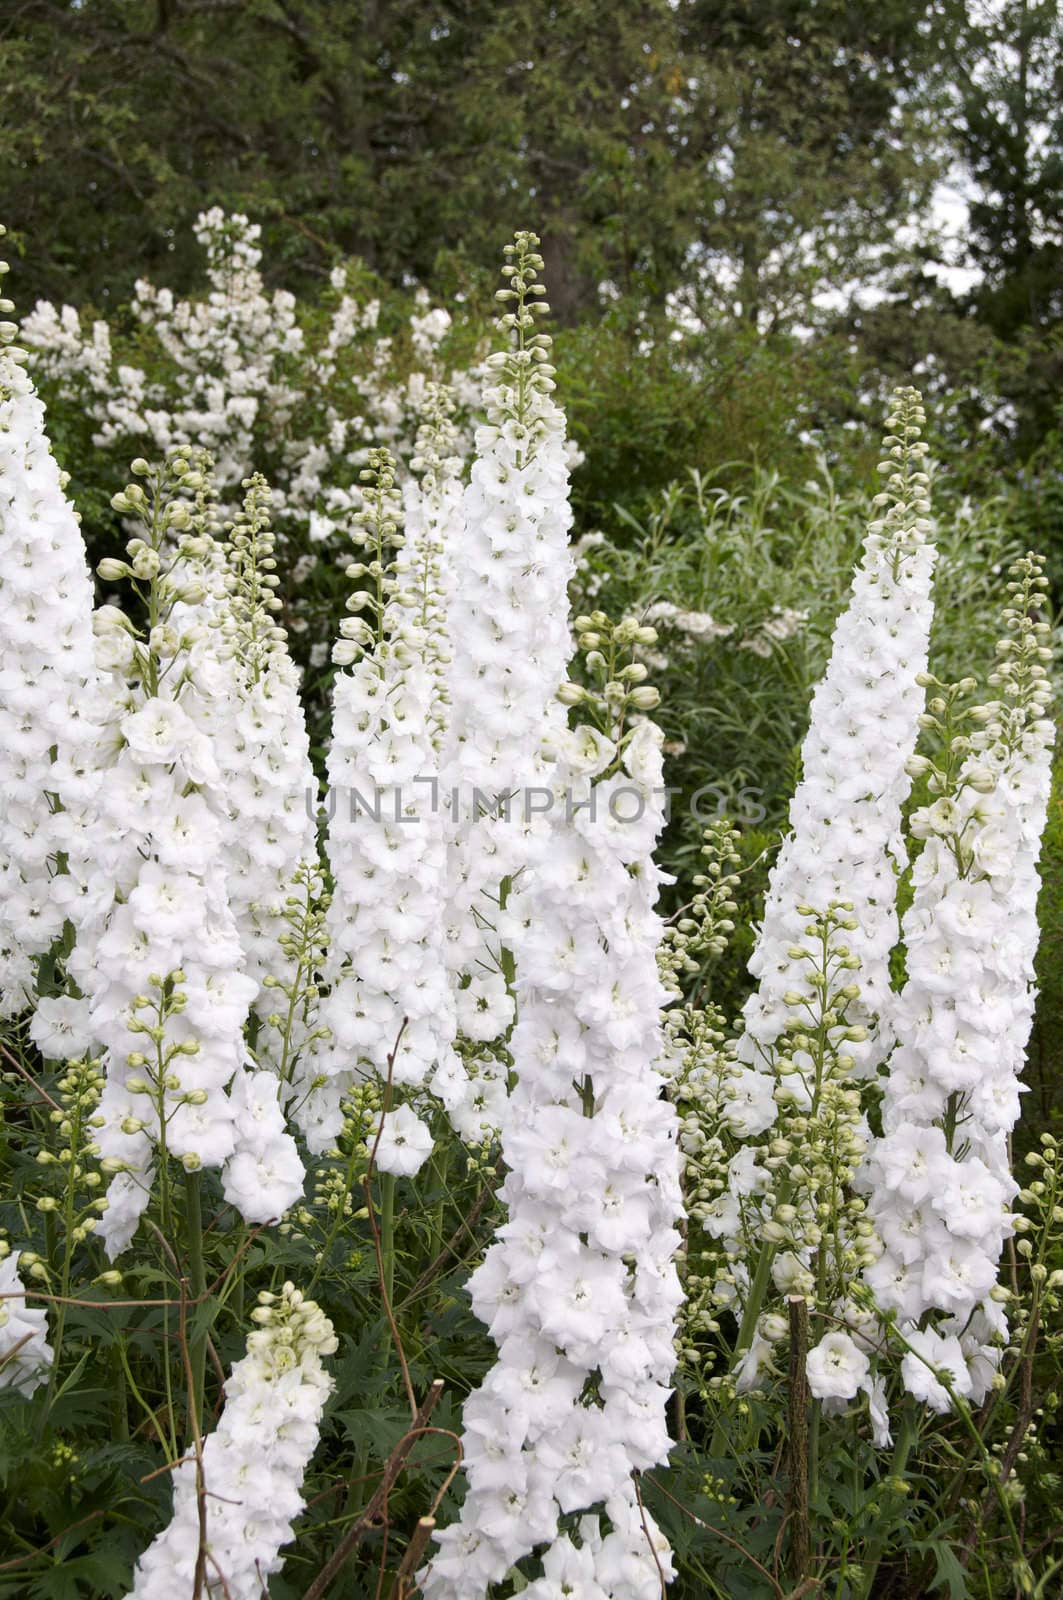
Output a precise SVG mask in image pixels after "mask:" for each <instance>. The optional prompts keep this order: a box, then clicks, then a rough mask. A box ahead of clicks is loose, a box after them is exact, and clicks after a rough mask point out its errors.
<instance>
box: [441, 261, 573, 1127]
mask: <svg viewBox="0 0 1063 1600" xmlns="http://www.w3.org/2000/svg"><path fill="white" fill-rule="evenodd" d="M538 244H539V241H538V239H537V237H536V236H535V234H532V233H518V234H517V235H516V237H515V242H514V243H513V244H512V245H507V246H506V251H505V254H506V258H507V259H506V264H505V266H504V267H503V269H502V271H503V275H504V277H505V278H506V280H507V286H506V287H505V288H504V289H500V290H499V291H498V298H499V300H500V301H501V303H502V305H503V306H504V307H505V310H504V311H503V314H502V315H501V316H500V317H499V319H498V323H497V326H498V329H499V331H500V332H501V333H502V334H503V335H504V336H505V338H506V340H507V343H508V345H509V348H508V349H506V350H503V351H497V352H495V353H494V354H493V355H491V356H489V357H488V358H487V366H488V369H489V373H490V382H489V385H488V387H487V388H486V389H485V392H484V401H485V405H486V409H487V422H486V423H485V424H484V425H483V426H481V427H480V428H478V429H477V431H476V459H475V461H474V462H473V466H472V472H471V480H470V483H469V485H468V487H467V489H466V490H465V495H464V502H463V507H462V522H461V525H460V527H457V528H456V529H455V537H454V539H453V543H452V547H451V549H450V550H449V551H448V553H447V554H448V560H447V583H448V624H449V631H450V639H451V652H452V657H453V659H452V663H451V668H450V674H449V697H450V725H449V734H448V742H447V761H446V766H445V783H446V792H447V794H448V796H449V797H451V801H452V804H451V823H452V829H451V848H450V862H449V869H448V894H449V905H448V910H447V952H448V962H449V965H450V970H451V973H452V976H453V981H454V984H455V990H456V1003H457V1011H458V1023H459V1027H460V1030H461V1034H462V1037H463V1041H464V1046H463V1064H462V1065H460V1066H459V1064H458V1063H456V1062H455V1063H453V1064H452V1068H451V1070H450V1071H449V1072H448V1073H446V1074H440V1075H438V1076H437V1080H436V1088H437V1092H438V1093H439V1094H440V1096H441V1098H442V1099H443V1102H444V1104H445V1105H446V1108H447V1111H448V1112H449V1114H450V1117H451V1119H452V1121H453V1123H454V1126H455V1127H456V1128H457V1130H458V1131H459V1133H460V1134H461V1135H462V1137H463V1138H465V1139H466V1140H467V1141H469V1142H470V1143H479V1142H480V1141H481V1140H483V1139H484V1138H485V1137H486V1136H490V1134H491V1132H492V1130H493V1129H496V1128H497V1126H498V1124H499V1121H500V1119H501V1115H502V1110H503V1107H504V1104H505V1098H506V1079H507V1073H508V1066H509V1063H508V1052H507V1049H506V1036H507V1034H508V1031H509V1029H510V1027H511V1026H512V1022H513V1015H514V1012H513V992H512V975H513V966H512V948H511V946H512V938H513V928H514V926H515V924H516V922H517V921H518V920H519V916H520V913H519V910H518V909H517V903H516V902H517V899H519V895H520V892H521V880H520V876H519V875H520V873H521V870H522V868H523V867H524V865H525V863H526V861H527V860H528V858H529V854H530V852H531V850H532V849H533V848H534V846H533V843H532V841H533V838H534V835H535V833H536V831H537V825H536V815H535V811H534V809H533V796H534V792H535V790H536V789H537V788H539V789H541V787H542V785H543V783H544V779H545V781H546V782H547V783H548V782H549V777H548V776H547V772H546V766H545V762H544V757H543V745H544V741H545V740H546V739H548V737H549V736H550V735H551V733H553V732H555V731H556V730H557V729H559V727H560V726H561V724H562V721H563V716H562V713H561V708H560V706H559V705H558V702H557V699H556V695H557V691H558V690H559V688H560V687H561V685H562V683H563V682H564V679H565V672H566V663H567V661H568V656H569V652H570V649H571V637H570V632H569V625H568V615H569V610H568V581H569V578H570V576H571V573H572V558H571V556H570V554H569V550H568V530H569V528H570V527H571V524H572V510H571V507H570V505H569V500H568V469H567V465H566V459H565V418H564V413H563V412H562V411H561V409H560V408H559V407H558V406H557V405H556V404H555V402H554V400H553V399H552V390H553V387H554V382H553V371H554V369H553V367H552V366H551V364H550V339H549V337H548V336H547V335H546V334H543V333H536V331H535V328H536V317H537V316H538V315H541V314H543V313H545V312H546V311H547V310H548V309H549V308H548V307H547V306H546V304H545V302H544V301H542V300H541V299H539V298H538V297H539V296H541V295H542V294H544V293H545V289H544V287H543V285H542V284H541V283H540V282H539V281H538V278H539V274H540V273H541V271H542V265H543V262H542V257H541V256H540V255H539V253H538V248H537V247H538Z"/></svg>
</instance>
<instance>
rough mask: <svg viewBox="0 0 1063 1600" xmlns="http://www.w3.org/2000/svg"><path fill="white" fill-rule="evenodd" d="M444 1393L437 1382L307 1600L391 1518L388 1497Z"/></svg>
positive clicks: (321, 1590) (324, 1587)
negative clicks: (379, 1524) (374, 1529)
mask: <svg viewBox="0 0 1063 1600" xmlns="http://www.w3.org/2000/svg"><path fill="white" fill-rule="evenodd" d="M442 1393H443V1379H442V1378H436V1379H435V1381H434V1382H433V1384H432V1387H431V1388H430V1389H429V1391H428V1393H427V1394H426V1395H425V1398H424V1400H423V1401H422V1402H421V1408H420V1410H419V1411H418V1413H417V1415H416V1416H415V1417H414V1419H413V1422H412V1423H411V1425H410V1427H409V1430H408V1431H407V1432H406V1433H405V1434H403V1436H402V1438H401V1439H400V1440H399V1442H398V1444H397V1445H396V1446H395V1448H394V1450H393V1451H392V1452H391V1454H390V1455H389V1456H388V1458H387V1460H386V1461H385V1463H384V1472H383V1475H382V1477H381V1479H380V1482H379V1484H378V1485H377V1487H376V1491H375V1493H374V1495H373V1498H372V1499H371V1500H370V1502H369V1504H368V1505H367V1506H366V1508H365V1510H364V1511H363V1513H362V1515H361V1516H360V1517H359V1518H358V1521H357V1522H356V1523H355V1524H354V1526H353V1528H348V1530H347V1532H346V1533H345V1534H344V1536H343V1538H342V1539H341V1540H340V1542H339V1544H338V1545H337V1546H336V1548H335V1550H334V1551H333V1552H332V1554H331V1555H330V1556H329V1558H328V1560H327V1561H326V1562H325V1565H324V1566H323V1567H322V1569H321V1571H320V1572H319V1573H318V1575H317V1577H316V1578H315V1579H314V1581H313V1583H312V1584H311V1585H310V1587H309V1589H307V1591H306V1593H305V1594H304V1595H303V1600H321V1597H322V1596H323V1595H324V1593H325V1591H326V1590H327V1589H328V1586H329V1584H330V1583H331V1582H332V1580H333V1578H334V1577H336V1575H337V1573H338V1572H339V1571H340V1569H341V1568H342V1566H343V1563H344V1562H345V1561H346V1559H347V1557H348V1556H349V1555H350V1553H351V1551H352V1550H353V1549H354V1548H355V1546H356V1545H357V1544H358V1543H359V1541H360V1540H361V1538H362V1536H363V1535H364V1534H366V1533H368V1532H369V1530H370V1529H371V1528H372V1527H374V1526H375V1525H376V1524H377V1523H379V1522H381V1521H382V1520H383V1519H384V1518H385V1517H386V1515H387V1506H388V1496H389V1494H390V1493H391V1490H392V1486H393V1485H394V1482H395V1479H396V1478H397V1477H398V1475H399V1473H400V1472H401V1471H402V1469H403V1467H404V1466H405V1465H406V1457H407V1456H408V1455H409V1453H410V1451H411V1450H412V1449H413V1447H414V1445H415V1444H416V1443H417V1440H418V1438H419V1437H420V1434H421V1431H422V1429H423V1428H424V1427H425V1425H426V1424H427V1422H428V1419H429V1417H430V1416H431V1415H432V1412H433V1411H434V1410H435V1408H436V1402H437V1400H438V1399H439V1397H440V1395H441V1394H442Z"/></svg>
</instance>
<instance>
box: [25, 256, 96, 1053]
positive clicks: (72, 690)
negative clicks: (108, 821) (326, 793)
mask: <svg viewBox="0 0 1063 1600" xmlns="http://www.w3.org/2000/svg"><path fill="white" fill-rule="evenodd" d="M2 232H3V229H0V233H2ZM6 272H7V263H6V262H0V283H2V280H3V274H4V273H6ZM13 309H14V308H13V306H12V303H11V302H10V301H9V300H0V794H2V796H3V801H2V805H0V1017H9V1016H11V1015H13V1014H14V1013H16V1012H18V1011H21V1010H22V1009H23V1008H25V1007H26V1006H28V1005H31V1004H32V1003H33V1001H34V999H35V998H36V996H35V962H36V958H37V957H38V956H40V955H42V954H43V953H44V952H45V951H47V950H48V948H49V946H50V945H51V944H52V943H53V941H54V940H55V939H56V938H57V937H58V936H59V935H60V934H61V933H62V931H63V923H64V920H65V917H66V915H67V912H66V909H65V908H66V905H67V902H68V900H69V895H68V894H67V893H66V892H64V891H65V890H66V889H70V890H71V891H72V890H73V888H74V885H73V884H72V883H71V884H69V885H65V886H63V888H61V889H59V890H57V888H56V883H55V875H56V873H57V872H58V871H59V866H60V862H61V860H62V861H66V862H69V864H70V867H71V869H72V870H75V869H78V868H79V867H82V866H83V865H84V863H85V860H86V859H87V855H88V854H89V853H91V852H90V851H89V848H88V846H87V845H86V844H85V842H84V840H85V828H86V826H87V823H88V821H89V819H90V817H91V810H92V802H93V798H94V794H95V788H96V784H97V781H98V779H97V774H96V770H95V769H96V767H97V764H98V759H99V756H98V750H97V745H98V740H99V733H100V730H99V725H98V724H99V719H100V717H101V716H102V712H101V709H100V706H99V699H98V682H97V675H96V666H95V657H94V645H93V636H92V605H93V593H92V579H91V577H90V575H89V571H88V567H87V565H86V561H85V545H84V541H83V539H82V536H81V529H80V527H79V525H78V517H77V513H76V512H75V511H74V509H73V507H72V506H71V504H70V502H69V501H68V500H67V498H66V495H65V494H64V492H63V485H64V478H63V475H62V474H61V473H60V471H59V467H58V464H57V463H56V460H55V458H54V456H53V455H52V453H51V450H50V448H49V444H48V437H47V434H46V432H45V414H44V406H43V405H42V403H41V401H40V400H39V399H38V397H37V394H36V391H35V390H34V387H33V384H32V383H31V382H30V380H29V378H28V376H27V375H26V372H25V371H24V369H23V362H24V360H25V351H23V350H21V349H20V348H19V347H18V346H17V345H15V344H14V343H12V340H13V339H14V338H15V337H16V335H17V332H18V329H17V327H16V325H15V324H14V323H13V322H9V321H7V320H6V319H7V317H8V316H9V315H10V313H11V312H12V310H13ZM79 1009H80V1010H81V1011H82V1013H83V1008H79ZM83 1022H84V1016H83V1014H82V1017H81V1023H79V1026H80V1025H82V1024H83Z"/></svg>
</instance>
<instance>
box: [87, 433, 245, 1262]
mask: <svg viewBox="0 0 1063 1600" xmlns="http://www.w3.org/2000/svg"><path fill="white" fill-rule="evenodd" d="M134 471H135V474H136V476H137V478H138V480H142V481H137V482H133V483H131V484H130V485H129V486H128V487H127V489H126V490H125V491H124V492H123V493H121V494H119V495H116V496H115V497H114V501H113V504H114V505H115V508H116V509H117V510H118V511H119V512H120V513H122V514H123V515H124V516H126V517H128V518H130V519H132V520H133V521H134V522H135V524H136V525H138V526H139V527H140V529H141V532H142V534H143V535H144V537H141V536H140V534H137V535H135V536H133V537H131V538H130V539H129V541H128V543H127V546H126V549H127V554H128V556H129V560H128V561H120V560H115V559H109V560H107V561H104V562H102V563H101V568H100V571H101V576H102V577H103V578H104V580H105V581H106V582H115V581H119V580H120V579H123V578H127V579H132V580H134V581H135V582H136V583H137V584H138V585H139V586H141V594H142V596H143V600H144V609H145V610H146V612H147V617H148V625H147V627H138V626H136V625H135V624H134V623H133V622H131V621H130V620H129V619H127V618H125V617H124V616H123V615H122V613H121V612H120V611H119V610H118V609H117V608H116V607H113V606H110V607H104V608H103V609H102V610H101V611H100V612H99V613H97V617H96V626H97V630H98V634H99V645H100V658H101V660H103V661H106V662H107V663H108V665H109V666H110V667H111V668H112V671H111V673H110V679H111V684H110V695H109V707H110V714H111V724H110V740H111V750H112V762H111V765H110V766H109V767H108V769H107V771H106V782H104V783H103V784H102V785H101V787H100V790H99V794H100V801H99V824H100V826H99V835H98V837H97V839H96V843H95V848H96V862H95V870H94V871H93V873H92V874H91V875H90V876H89V877H88V879H87V881H86V882H85V883H84V885H83V886H82V891H83V892H82V893H81V895H80V897H79V898H78V900H77V901H76V902H75V903H74V904H72V906H71V907H70V909H69V915H70V917H71V920H72V922H73V923H74V926H75V929H76V933H77V938H76V942H75V945H74V948H73V950H72V951H71V954H70V956H69V959H68V963H67V966H68V970H69V973H70V975H71V977H72V978H73V979H74V981H75V982H76V983H77V985H78V987H79V988H80V990H81V992H82V994H83V995H84V996H85V997H86V999H87V1002H88V1011H89V1032H90V1035H91V1037H92V1038H93V1039H95V1040H98V1041H99V1042H100V1044H101V1045H102V1046H103V1047H104V1048H103V1056H104V1064H105V1071H106V1084H105V1088H104V1092H103V1095H102V1097H101V1101H100V1107H99V1112H100V1115H101V1117H102V1118H103V1125H102V1126H101V1127H100V1130H99V1134H98V1141H97V1142H98V1144H99V1146H100V1150H101V1153H102V1155H103V1157H104V1161H103V1166H104V1170H107V1171H110V1172H113V1173H115V1174H116V1175H115V1177H114V1179H113V1181H112V1183H111V1185H110V1187H109V1189H108V1193H107V1199H108V1208H107V1210H106V1212H105V1214H104V1217H103V1219H102V1221H101V1223H100V1228H99V1231H100V1234H101V1235H102V1237H103V1238H104V1240H105V1243H106V1246H107V1249H108V1252H109V1253H110V1254H111V1255H112V1257H113V1256H115V1255H117V1254H118V1253H119V1252H120V1251H121V1250H123V1249H124V1248H125V1247H126V1245H127V1244H128V1243H129V1241H130V1239H131V1238H132V1235H133V1232H134V1230H135V1228H136V1225H137V1221H138V1219H139V1217H140V1215H141V1214H142V1212H143V1210H144V1208H145V1207H146V1205H147V1203H148V1198H149V1192H150V1186H151V1181H152V1169H153V1163H154V1158H155V1152H156V1150H157V1151H158V1152H159V1154H160V1156H161V1157H162V1158H163V1159H165V1158H166V1157H167V1156H170V1155H172V1156H174V1157H176V1158H177V1159H178V1160H180V1161H181V1162H182V1163H183V1165H184V1166H185V1167H186V1169H188V1170H190V1171H194V1170H196V1169H198V1168H199V1167H221V1166H224V1164H225V1163H226V1161H227V1160H228V1159H229V1157H230V1156H231V1155H232V1153H233V1150H234V1146H235V1130H234V1122H235V1112H234V1107H233V1105H232V1104H231V1102H230V1100H229V1096H228V1094H227V1089H228V1087H229V1085H230V1084H231V1083H232V1082H233V1080H234V1078H235V1077H236V1076H237V1075H238V1074H239V1073H240V1072H241V1071H242V1069H243V1064H244V1059H245V1050H246V1047H245V1043H244V1025H245V1023H246V1021H247V1017H248V1010H249V1007H250V1004H251V1002H252V1000H253V999H254V997H255V994H256V992H257V987H258V986H257V984H256V983H255V981H254V980H253V979H251V978H249V977H248V976H247V975H246V974H245V973H244V971H243V957H242V953H241V949H240V940H239V935H238V933H237V930H236V925H235V922H234V920H233V917H232V912H231V910H230V907H229V903H228V896H227V881H226V874H225V871H224V867H223V852H222V820H223V817H224V804H223V796H222V793H221V775H220V771H219V768H218V764H217V761H216V759H215V757H214V753H213V751H212V748H211V741H210V739H209V737H208V736H207V734H206V733H205V732H204V731H203V727H202V723H203V720H204V719H203V716H202V714H201V707H200V705H199V704H198V701H199V698H200V696H201V694H202V691H203V683H202V680H201V679H200V678H198V677H197V674H196V667H195V662H194V660H193V656H194V653H195V650H196V646H197V643H198V632H197V627H196V625H195V624H194V623H193V622H192V621H191V620H190V619H189V618H188V617H187V616H186V615H184V614H182V613H180V612H177V608H178V607H187V606H190V605H194V604H197V603H198V602H199V600H200V599H201V598H202V595H203V582H202V578H201V574H200V570H199V567H200V563H201V559H202V555H203V550H202V544H203V537H204V536H203V535H202V533H201V532H199V531H198V530H197V526H196V519H195V505H194V503H193V502H191V501H190V500H189V498H188V495H189V493H192V494H195V493H197V492H198V491H199V490H200V489H201V488H202V484H203V475H202V474H201V473H200V472H199V471H198V470H197V469H195V468H193V467H192V466H191V464H190V462H189V460H188V458H187V457H186V456H184V455H178V456H177V457H176V458H174V459H173V460H172V461H171V462H169V463H168V464H167V465H166V466H165V467H163V468H159V469H153V468H151V467H150V466H149V465H148V463H147V462H146V461H137V462H134ZM145 485H146V488H145ZM175 613H176V621H175V620H174V617H175Z"/></svg>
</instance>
